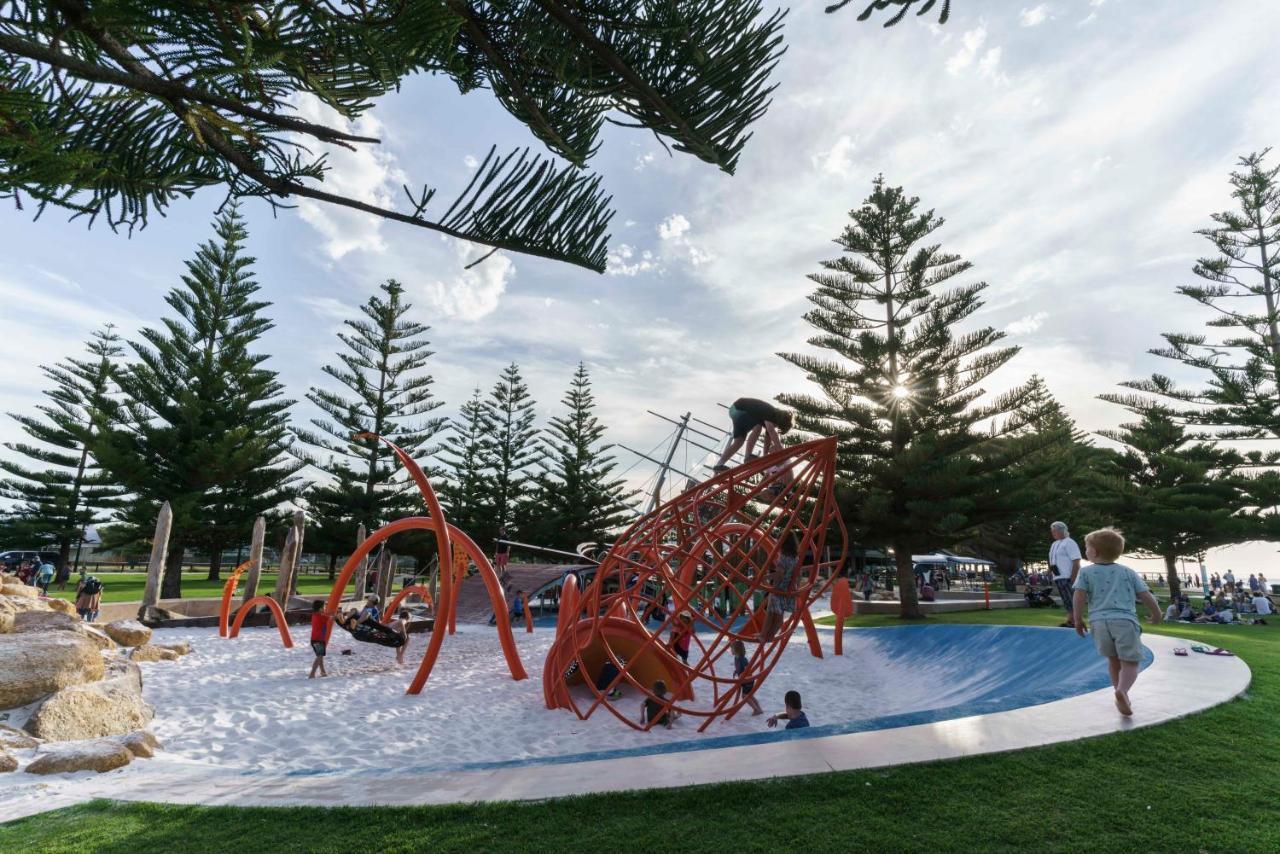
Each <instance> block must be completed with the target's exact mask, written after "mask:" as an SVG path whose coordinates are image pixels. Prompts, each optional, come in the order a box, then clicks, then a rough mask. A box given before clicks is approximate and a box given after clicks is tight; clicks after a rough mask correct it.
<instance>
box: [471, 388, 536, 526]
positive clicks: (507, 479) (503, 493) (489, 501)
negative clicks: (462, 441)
mask: <svg viewBox="0 0 1280 854" xmlns="http://www.w3.org/2000/svg"><path fill="white" fill-rule="evenodd" d="M534 406H535V403H534V400H533V398H532V397H531V396H530V395H529V387H528V386H527V385H526V384H525V381H524V378H523V377H521V376H520V367H519V365H517V364H516V363H515V362H512V363H511V364H509V365H507V366H506V367H505V368H503V369H502V374H501V376H499V378H498V381H497V382H496V383H495V384H494V386H493V390H492V391H491V392H490V393H489V397H488V399H487V400H485V401H484V402H483V403H482V404H481V418H482V424H483V425H484V430H485V432H486V434H487V435H488V436H489V439H488V440H487V441H485V442H484V443H483V445H482V446H481V452H480V459H481V461H482V464H483V467H484V471H485V473H486V480H485V484H484V488H485V489H486V490H487V492H488V494H487V497H486V498H485V500H484V502H483V503H482V504H481V520H480V525H479V526H478V531H479V532H480V536H482V537H484V538H485V539H484V540H481V541H480V542H485V541H487V540H492V539H493V538H494V537H496V536H497V533H498V529H499V528H501V527H504V526H505V527H506V528H507V531H508V534H509V535H512V536H514V535H517V534H519V533H521V532H527V531H528V530H529V529H530V528H531V527H532V526H533V524H534V523H533V519H532V517H533V516H534V515H535V514H536V513H538V512H540V511H539V510H538V508H537V506H536V502H535V500H534V494H533V485H534V481H533V469H534V466H536V465H537V464H538V462H539V460H540V459H541V457H542V448H541V447H540V445H539V443H538V428H536V427H534V426H533V423H534V419H535V413H534Z"/></svg>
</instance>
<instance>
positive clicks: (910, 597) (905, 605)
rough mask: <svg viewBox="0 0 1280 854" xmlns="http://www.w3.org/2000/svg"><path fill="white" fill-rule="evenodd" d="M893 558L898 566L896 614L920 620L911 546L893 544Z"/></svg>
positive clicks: (908, 618)
mask: <svg viewBox="0 0 1280 854" xmlns="http://www.w3.org/2000/svg"><path fill="white" fill-rule="evenodd" d="M893 560H894V562H895V563H896V564H897V566H898V601H899V603H901V604H900V608H899V611H898V616H900V617H901V618H902V619H904V620H920V619H923V618H924V614H922V613H921V612H920V600H919V598H918V597H917V595H916V574H915V569H914V568H913V565H912V563H911V547H910V546H908V545H905V544H903V543H895V544H894V546H893Z"/></svg>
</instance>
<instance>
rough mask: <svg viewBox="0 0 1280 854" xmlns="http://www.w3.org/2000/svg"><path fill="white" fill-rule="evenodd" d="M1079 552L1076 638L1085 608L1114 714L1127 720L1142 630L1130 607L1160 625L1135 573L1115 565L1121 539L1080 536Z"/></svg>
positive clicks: (1105, 532) (1110, 531) (1114, 534)
mask: <svg viewBox="0 0 1280 854" xmlns="http://www.w3.org/2000/svg"><path fill="white" fill-rule="evenodd" d="M1084 549H1085V557H1087V558H1088V559H1089V561H1090V565H1089V566H1086V567H1084V568H1083V569H1081V570H1080V574H1079V575H1078V576H1076V581H1075V584H1074V585H1073V586H1072V589H1073V590H1074V591H1075V592H1074V596H1073V598H1074V602H1073V603H1072V604H1073V607H1072V614H1073V615H1074V616H1075V624H1076V626H1075V628H1076V634H1078V635H1079V636H1080V637H1084V632H1085V622H1084V609H1085V606H1086V605H1088V607H1089V620H1090V622H1092V623H1093V642H1094V645H1095V646H1096V647H1097V648H1098V653H1099V654H1100V655H1102V656H1103V657H1105V658H1106V659H1107V665H1108V669H1109V670H1110V674H1111V687H1112V689H1113V690H1114V695H1115V703H1116V708H1117V709H1119V711H1120V714H1122V715H1124V716H1125V717H1128V716H1130V715H1132V714H1133V704H1132V703H1131V702H1130V701H1129V689H1131V688H1132V687H1133V683H1134V681H1135V680H1137V678H1138V665H1139V664H1140V663H1141V661H1142V626H1141V624H1140V623H1139V622H1138V612H1137V608H1136V607H1135V606H1134V602H1135V601H1138V600H1141V602H1142V604H1144V605H1146V606H1147V609H1148V610H1149V611H1150V612H1151V622H1152V623H1153V624H1154V623H1159V622H1160V603H1159V602H1157V601H1156V597H1154V596H1152V595H1151V590H1150V588H1148V587H1147V583H1146V582H1145V581H1143V580H1142V578H1141V577H1140V576H1139V575H1138V573H1136V572H1134V571H1133V570H1132V569H1130V568H1129V567H1127V566H1125V565H1124V564H1120V563H1116V561H1118V560H1119V559H1120V556H1121V555H1122V554H1124V536H1123V535H1121V533H1120V532H1119V531H1117V530H1116V529H1115V528H1103V529H1101V530H1098V531H1094V532H1093V533H1091V534H1089V535H1088V536H1086V537H1085V538H1084Z"/></svg>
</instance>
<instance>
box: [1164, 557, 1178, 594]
mask: <svg viewBox="0 0 1280 854" xmlns="http://www.w3.org/2000/svg"><path fill="white" fill-rule="evenodd" d="M1164 574H1165V576H1166V577H1167V578H1168V579H1169V598H1170V599H1173V600H1175V601H1176V600H1177V599H1178V597H1179V596H1181V595H1182V579H1181V578H1179V577H1178V556H1177V555H1165V556H1164Z"/></svg>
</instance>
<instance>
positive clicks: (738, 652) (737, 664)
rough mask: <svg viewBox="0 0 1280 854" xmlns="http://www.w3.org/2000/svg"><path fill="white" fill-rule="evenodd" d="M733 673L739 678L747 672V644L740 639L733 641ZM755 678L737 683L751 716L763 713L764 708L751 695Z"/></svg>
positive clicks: (754, 685)
mask: <svg viewBox="0 0 1280 854" xmlns="http://www.w3.org/2000/svg"><path fill="white" fill-rule="evenodd" d="M732 648H733V675H734V678H741V677H742V674H744V673H746V672H747V663H748V662H747V645H746V644H745V643H743V642H742V641H740V640H736V641H734V642H733V647H732ZM755 687H756V683H755V680H752V679H747V680H744V681H742V682H740V683H739V684H738V690H739V691H741V692H742V696H743V699H745V700H746V701H747V705H748V706H750V707H751V717H753V718H754V717H755V716H756V715H760V714H764V709H762V708H760V704H759V703H758V702H756V698H755V697H753V696H751V692H752V691H753V690H754V689H755Z"/></svg>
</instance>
